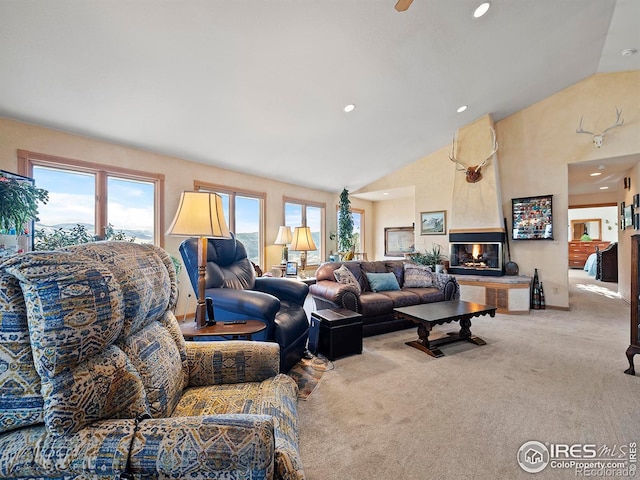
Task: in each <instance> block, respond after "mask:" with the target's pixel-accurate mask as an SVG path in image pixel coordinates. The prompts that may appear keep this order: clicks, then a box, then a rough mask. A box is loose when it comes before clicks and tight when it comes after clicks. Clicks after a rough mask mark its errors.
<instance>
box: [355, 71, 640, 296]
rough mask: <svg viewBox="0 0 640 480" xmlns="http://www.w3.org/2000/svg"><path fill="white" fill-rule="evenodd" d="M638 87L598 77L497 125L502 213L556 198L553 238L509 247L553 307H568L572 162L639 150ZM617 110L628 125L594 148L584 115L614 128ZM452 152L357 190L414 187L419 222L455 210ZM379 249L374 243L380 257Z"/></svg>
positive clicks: (594, 124) (625, 277)
mask: <svg viewBox="0 0 640 480" xmlns="http://www.w3.org/2000/svg"><path fill="white" fill-rule="evenodd" d="M639 85H640V72H639V71H634V72H621V73H612V74H598V75H594V76H592V77H589V78H587V79H585V80H583V81H582V82H579V83H577V84H575V85H573V86H571V87H569V88H567V89H565V90H562V91H560V92H558V93H556V94H555V95H552V96H550V97H548V98H546V99H544V100H542V101H540V102H538V103H536V104H534V105H532V106H530V107H527V108H525V109H523V110H521V111H519V112H517V113H515V114H513V115H511V116H510V117H507V118H505V119H503V120H501V121H499V122H496V123H495V128H496V132H497V136H498V143H499V145H500V149H499V150H498V154H497V159H496V160H495V161H496V162H497V165H498V170H499V186H500V188H501V198H502V208H503V212H504V216H505V217H507V218H511V199H512V198H517V197H523V196H534V195H547V194H552V195H553V214H554V219H553V224H554V240H553V241H544V240H538V241H525V240H520V241H512V242H511V258H512V260H513V261H515V262H516V263H518V265H519V267H520V273H521V274H523V275H532V274H533V270H534V268H537V269H538V272H539V276H540V279H541V281H542V282H543V283H544V286H545V297H546V302H547V305H549V306H555V307H560V308H567V307H569V293H568V279H567V272H568V269H567V265H568V250H567V242H568V237H567V228H566V225H567V224H568V213H567V212H568V210H567V209H568V193H567V192H568V185H567V182H568V175H567V165H568V164H570V163H575V162H583V161H590V160H599V159H606V158H613V157H618V156H624V155H632V154H639V153H640V95H639V94H638V88H639V87H638V86H639ZM615 106H617V107H618V108H622V110H623V114H622V118H624V121H625V123H624V126H623V127H621V128H616V129H615V130H613V131H612V132H611V133H610V134H609V135H607V136H606V137H605V140H604V145H603V146H602V148H600V149H597V148H595V147H594V146H593V143H592V141H591V138H590V137H589V136H587V135H578V134H576V132H575V130H576V128H577V126H578V123H579V121H580V117H581V116H582V115H584V118H585V125H587V124H588V125H589V128H590V129H593V130H598V131H601V130H604V129H605V128H606V127H608V126H609V125H611V123H612V122H613V120H614V119H615V109H614V107H615ZM485 143H486V141H485ZM449 149H450V146H445V147H443V148H442V149H441V150H438V151H436V152H433V153H431V154H428V155H426V156H425V157H424V158H422V159H420V160H418V161H416V162H414V163H413V164H411V165H408V166H406V167H403V168H401V169H399V170H397V171H396V172H394V173H392V174H391V175H388V176H387V177H385V178H383V179H381V180H378V181H376V182H373V183H371V184H369V185H367V186H365V187H364V188H362V189H360V190H359V191H358V193H363V192H373V191H379V190H384V189H391V188H395V187H402V186H414V187H415V192H416V193H415V209H414V217H415V219H416V220H415V221H416V223H417V222H419V215H420V212H421V211H431V210H446V211H447V212H451V210H452V204H453V200H452V196H451V193H452V191H453V184H454V177H455V175H462V173H460V172H456V171H455V167H454V165H453V164H452V163H451V162H450V161H449V159H448V154H449ZM460 155H461V156H462V152H461V154H460ZM637 177H638V168H635V169H634V171H633V172H632V178H633V180H632V182H633V183H632V189H631V192H629V193H628V194H626V193H625V194H622V193H621V194H620V195H618V196H617V197H618V198H617V199H616V201H617V203H620V202H621V201H626V202H629V201H630V199H627V200H625V198H626V197H632V196H633V193H635V192H638V191H640V189H639V188H638V187H639V186H640V184H639V183H638V181H639V180H640V179H638V178H637ZM384 203H385V202H376V204H375V206H374V211H375V217H376V218H375V222H376V225H384V224H388V223H389V222H391V221H393V220H394V218H395V216H396V215H397V212H395V211H393V210H391V211H390V209H388V208H386V207H383V204H384ZM407 208H408V206H407ZM630 233H631V230H626V231H625V232H623V234H622V235H621V238H620V246H619V247H620V254H619V265H620V268H619V271H620V275H619V279H620V280H619V285H620V292H621V293H622V295H623V296H624V298H626V299H627V300H628V299H629V271H628V264H629V258H630V250H629V241H628V235H630ZM416 237H417V238H416V247H417V248H418V249H422V246H423V245H424V242H425V237H420V235H419V231H418V232H416ZM376 239H378V237H377V236H376ZM431 241H432V238H431V237H428V238H427V239H426V244H427V246H429V245H430V244H431ZM433 241H435V242H437V243H440V244H441V245H443V246H444V247H445V248H446V249H447V250H448V241H447V237H446V236H435V237H433ZM379 251H380V247H379V246H378V244H376V252H379ZM625 262H626V263H625ZM625 265H627V266H625Z"/></svg>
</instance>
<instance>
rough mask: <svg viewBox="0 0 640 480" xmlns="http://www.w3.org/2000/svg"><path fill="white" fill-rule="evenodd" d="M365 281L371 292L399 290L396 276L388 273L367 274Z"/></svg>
mask: <svg viewBox="0 0 640 480" xmlns="http://www.w3.org/2000/svg"><path fill="white" fill-rule="evenodd" d="M367 280H369V285H370V286H371V290H372V291H374V292H384V291H388V290H400V285H399V284H398V279H397V278H396V276H395V275H394V274H393V273H391V272H389V273H367Z"/></svg>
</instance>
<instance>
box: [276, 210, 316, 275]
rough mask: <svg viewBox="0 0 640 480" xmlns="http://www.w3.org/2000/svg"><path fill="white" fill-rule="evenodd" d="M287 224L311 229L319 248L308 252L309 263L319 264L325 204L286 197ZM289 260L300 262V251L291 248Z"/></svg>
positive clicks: (292, 230) (293, 227)
mask: <svg viewBox="0 0 640 480" xmlns="http://www.w3.org/2000/svg"><path fill="white" fill-rule="evenodd" d="M284 219H285V225H286V226H288V227H291V232H292V233H293V232H294V229H295V227H301V226H306V227H309V228H310V229H311V235H312V237H313V242H314V243H315V244H316V247H317V249H316V250H313V251H310V252H307V265H319V264H320V263H321V262H322V258H323V251H324V245H323V242H322V239H323V238H324V221H323V220H324V205H322V204H315V203H309V202H304V201H300V200H293V199H285V202H284ZM289 261H290V262H298V263H300V252H296V251H293V250H289Z"/></svg>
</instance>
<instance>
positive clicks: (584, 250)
mask: <svg viewBox="0 0 640 480" xmlns="http://www.w3.org/2000/svg"><path fill="white" fill-rule="evenodd" d="M609 243H610V242H602V241H600V240H593V241H591V242H578V241H572V242H569V268H583V267H584V264H585V263H586V261H587V258H589V255H591V254H592V253H596V247H598V248H599V249H600V250H604V249H605V248H607V247H608V246H609Z"/></svg>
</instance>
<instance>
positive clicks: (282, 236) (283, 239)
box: [273, 227, 291, 245]
mask: <svg viewBox="0 0 640 480" xmlns="http://www.w3.org/2000/svg"><path fill="white" fill-rule="evenodd" d="M273 243H274V244H275V245H286V244H287V243H291V228H289V227H280V228H279V229H278V236H277V237H276V241H275V242H273Z"/></svg>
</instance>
